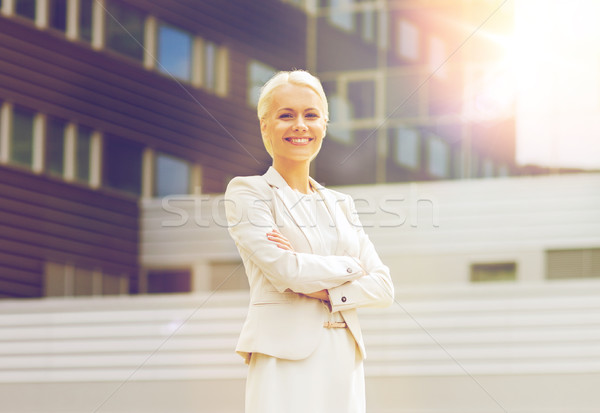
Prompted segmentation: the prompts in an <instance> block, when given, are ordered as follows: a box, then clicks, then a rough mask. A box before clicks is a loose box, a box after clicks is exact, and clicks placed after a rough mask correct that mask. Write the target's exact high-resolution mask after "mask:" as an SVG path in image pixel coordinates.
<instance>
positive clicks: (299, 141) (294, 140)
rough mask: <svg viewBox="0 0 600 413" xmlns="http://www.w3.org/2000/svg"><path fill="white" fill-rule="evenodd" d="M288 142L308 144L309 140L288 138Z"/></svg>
mask: <svg viewBox="0 0 600 413" xmlns="http://www.w3.org/2000/svg"><path fill="white" fill-rule="evenodd" d="M287 140H288V141H290V142H292V143H307V142H308V141H309V139H308V138H288V139H287Z"/></svg>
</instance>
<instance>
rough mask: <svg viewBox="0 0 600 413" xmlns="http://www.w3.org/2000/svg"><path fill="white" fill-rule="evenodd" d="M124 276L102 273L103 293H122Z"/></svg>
mask: <svg viewBox="0 0 600 413" xmlns="http://www.w3.org/2000/svg"><path fill="white" fill-rule="evenodd" d="M121 280H122V277H119V276H118V275H112V274H102V295H119V294H121Z"/></svg>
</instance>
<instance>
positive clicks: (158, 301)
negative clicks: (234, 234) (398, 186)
mask: <svg viewBox="0 0 600 413" xmlns="http://www.w3.org/2000/svg"><path fill="white" fill-rule="evenodd" d="M247 300H248V297H247V294H246V293H245V292H239V293H236V292H229V293H223V292H221V293H219V292H216V293H211V294H203V295H199V294H193V295H172V296H145V297H144V296H138V297H114V298H109V297H102V298H93V299H91V298H71V299H46V300H35V301H34V300H31V301H3V302H0V328H1V331H2V334H1V335H0V399H1V400H2V411H7V412H44V413H51V412H127V413H133V412H144V413H149V412H150V413H154V412H157V413H158V412H165V413H174V412H186V413H187V412H207V413H209V412H210V413H234V412H235V413H241V412H243V397H244V395H243V393H244V378H245V374H246V366H245V365H244V364H243V362H242V359H241V358H240V357H239V356H237V355H236V354H235V353H234V351H233V350H234V347H235V343H236V340H237V336H238V334H239V331H240V327H241V324H242V322H243V319H244V316H245V312H246V307H247V302H248V301H247ZM360 317H361V322H362V324H363V331H364V336H365V342H366V346H367V353H368V358H367V360H366V361H365V372H366V376H367V397H368V401H367V403H368V411H369V413H391V412H394V413H396V412H401V413H408V412H410V413H471V412H472V413H488V412H489V413H495V412H511V413H559V412H560V413H579V412H581V413H584V412H586V413H591V412H596V411H597V407H598V406H599V405H600V394H599V393H598V392H597V384H598V383H599V382H600V330H599V329H598V326H599V325H600V281H597V280H592V281H553V282H544V283H534V284H525V283H522V284H520V283H515V284H504V285H456V286H441V287H440V286H438V287H433V286H427V287H412V288H399V289H398V293H397V295H396V302H395V303H394V304H393V305H392V306H391V307H389V308H387V309H370V310H368V309H365V310H362V311H361V312H360ZM307 380H309V379H308V378H307ZM594 409H596V410H594Z"/></svg>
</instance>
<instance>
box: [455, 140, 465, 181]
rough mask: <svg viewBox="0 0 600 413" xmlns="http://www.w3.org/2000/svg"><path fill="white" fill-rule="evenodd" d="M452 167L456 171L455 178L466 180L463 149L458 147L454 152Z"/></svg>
mask: <svg viewBox="0 0 600 413" xmlns="http://www.w3.org/2000/svg"><path fill="white" fill-rule="evenodd" d="M452 165H453V169H454V175H453V176H454V178H458V179H461V178H466V175H465V156H464V153H463V151H462V148H461V147H457V148H455V149H454V151H453V152H452Z"/></svg>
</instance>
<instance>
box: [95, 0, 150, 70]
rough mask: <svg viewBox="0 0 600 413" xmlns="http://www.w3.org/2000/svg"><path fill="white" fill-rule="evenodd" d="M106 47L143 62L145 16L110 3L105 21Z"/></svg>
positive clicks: (118, 4)
mask: <svg viewBox="0 0 600 413" xmlns="http://www.w3.org/2000/svg"><path fill="white" fill-rule="evenodd" d="M105 36H106V47H107V48H108V49H110V50H113V51H115V52H118V53H121V54H123V55H126V56H129V57H132V58H134V59H136V60H140V61H142V60H143V59H144V48H143V46H142V45H143V43H144V15H143V14H142V13H141V12H139V11H137V10H135V9H133V8H130V7H127V6H125V5H123V4H121V3H115V2H114V1H109V2H108V3H107V13H106V19H105Z"/></svg>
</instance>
